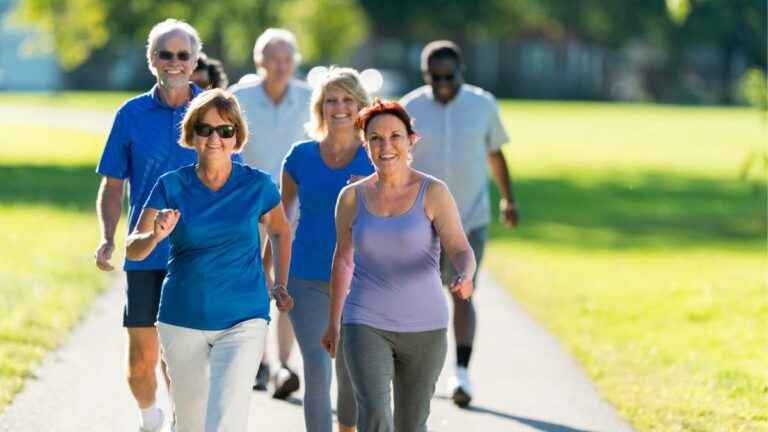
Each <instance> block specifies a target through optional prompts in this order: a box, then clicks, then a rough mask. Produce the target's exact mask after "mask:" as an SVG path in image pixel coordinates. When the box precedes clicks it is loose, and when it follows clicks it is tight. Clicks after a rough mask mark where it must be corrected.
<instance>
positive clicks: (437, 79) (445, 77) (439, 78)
mask: <svg viewBox="0 0 768 432" xmlns="http://www.w3.org/2000/svg"><path fill="white" fill-rule="evenodd" d="M429 76H430V77H432V81H435V82H440V81H453V80H454V79H455V78H456V74H455V73H452V74H446V75H440V74H436V73H431V74H429Z"/></svg>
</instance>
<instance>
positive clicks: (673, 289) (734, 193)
mask: <svg viewBox="0 0 768 432" xmlns="http://www.w3.org/2000/svg"><path fill="white" fill-rule="evenodd" d="M503 114H504V120H505V123H506V125H507V127H508V129H509V132H510V135H511V137H512V142H513V144H512V145H511V146H509V148H508V149H507V150H508V156H509V158H510V160H511V165H512V169H513V175H514V178H515V180H516V187H517V193H518V197H519V201H520V206H521V211H522V221H523V222H522V226H521V227H520V228H519V229H518V230H515V231H508V230H505V229H503V228H501V227H500V226H498V225H496V226H494V227H493V229H492V234H493V240H492V242H491V244H490V246H489V253H488V258H487V261H486V264H487V268H489V269H491V270H492V271H493V273H494V274H495V275H496V276H497V277H498V279H499V280H500V282H502V284H503V285H505V286H506V287H507V288H508V289H509V290H510V291H511V292H512V293H513V294H514V296H515V298H516V299H518V300H519V301H520V302H521V303H522V304H523V305H524V306H525V307H526V308H527V309H528V310H529V311H530V312H531V313H532V314H533V315H534V316H536V318H537V319H538V320H539V321H540V322H542V323H543V324H544V325H546V326H547V327H548V328H550V329H551V330H552V331H553V332H554V333H555V334H557V335H558V336H559V337H560V339H561V340H562V342H563V344H564V345H565V346H566V347H567V348H568V349H569V350H570V351H571V352H572V353H574V355H575V356H576V357H577V358H578V359H579V360H580V361H581V362H582V364H583V365H584V366H585V368H586V369H587V371H588V372H589V374H590V375H591V376H592V378H593V379H594V380H595V382H596V384H597V386H598V388H599V389H600V391H601V392H602V394H603V395H604V396H605V397H606V398H607V399H608V400H609V401H610V402H612V403H613V404H614V405H615V406H616V407H617V408H618V409H619V411H620V412H621V414H622V415H623V416H625V417H626V418H627V419H628V420H629V421H630V422H631V423H632V424H633V425H634V426H635V427H637V428H638V430H643V431H651V430H658V431H677V430H681V431H682V430H690V431H725V430H728V431H731V430H733V431H738V430H744V431H752V430H766V429H768V412H766V406H768V367H766V366H768V354H767V352H766V347H768V285H767V282H768V278H767V277H766V276H767V275H766V264H768V259H767V257H766V187H765V171H760V170H758V169H757V167H756V166H755V167H753V170H752V171H751V173H750V175H749V176H748V179H747V180H744V179H742V178H740V172H741V171H742V167H743V165H744V162H745V160H748V159H749V155H750V153H752V152H755V151H757V150H760V146H765V145H766V143H768V134H766V130H765V128H763V125H762V124H761V123H760V121H759V119H758V117H757V115H756V114H755V113H754V112H752V111H749V110H743V109H713V108H683V107H659V106H643V105H604V104H562V103H505V104H503ZM764 148H765V147H763V149H764Z"/></svg>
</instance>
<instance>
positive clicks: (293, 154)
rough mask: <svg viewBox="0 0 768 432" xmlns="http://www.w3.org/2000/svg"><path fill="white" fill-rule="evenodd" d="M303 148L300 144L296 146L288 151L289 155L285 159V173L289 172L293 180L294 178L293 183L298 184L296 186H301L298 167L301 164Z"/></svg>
mask: <svg viewBox="0 0 768 432" xmlns="http://www.w3.org/2000/svg"><path fill="white" fill-rule="evenodd" d="M300 149H301V146H300V145H299V144H294V145H293V146H292V147H291V149H290V150H288V154H286V155H285V159H283V171H285V172H287V173H288V174H290V175H291V178H293V181H294V182H296V184H299V175H298V169H297V168H298V166H299V165H300V163H299V157H300V154H301V151H300Z"/></svg>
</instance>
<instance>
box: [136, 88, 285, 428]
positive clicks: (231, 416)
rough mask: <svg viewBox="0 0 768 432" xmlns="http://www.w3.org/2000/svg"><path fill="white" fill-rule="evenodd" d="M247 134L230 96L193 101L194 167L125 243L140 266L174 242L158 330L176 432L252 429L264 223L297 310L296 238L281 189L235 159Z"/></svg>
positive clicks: (147, 210) (167, 182) (174, 176)
mask: <svg viewBox="0 0 768 432" xmlns="http://www.w3.org/2000/svg"><path fill="white" fill-rule="evenodd" d="M247 134H248V129H247V127H246V125H245V122H244V121H243V117H242V115H241V112H240V106H239V105H238V103H237V99H235V97H234V96H232V95H231V94H229V93H226V92H224V91H223V90H220V89H216V90H210V91H207V92H205V93H202V94H201V95H200V96H198V97H197V98H195V99H194V100H193V101H192V103H191V104H190V106H189V110H188V111H187V114H186V116H185V117H184V121H183V122H182V133H181V139H180V142H179V144H180V145H181V146H183V147H189V148H193V149H194V150H195V151H196V152H197V158H198V163H197V164H195V165H188V166H185V167H182V168H180V169H178V170H175V171H171V172H168V173H166V174H164V175H163V176H161V177H160V179H159V180H158V181H157V183H156V184H155V187H154V188H153V190H152V192H151V193H150V196H149V198H148V200H147V203H146V204H145V205H144V209H143V210H142V214H141V216H140V218H139V223H138V224H137V226H136V228H135V229H134V231H133V233H131V235H130V236H129V237H128V240H127V244H128V246H127V253H126V255H127V256H128V258H129V259H132V260H141V259H143V258H144V257H145V256H147V255H149V254H150V253H151V252H152V250H153V249H154V248H155V246H156V245H157V244H158V243H159V242H160V241H162V240H163V239H165V238H166V237H168V238H169V239H170V244H171V251H170V258H169V260H168V273H167V275H166V277H165V280H164V281H163V289H162V294H161V298H160V311H159V313H158V318H157V321H158V323H157V327H158V333H159V335H160V343H161V345H162V347H163V356H164V358H165V361H166V363H167V365H168V374H169V376H170V378H171V399H172V400H173V405H174V407H175V412H176V431H178V432H184V431H195V432H197V431H214V430H247V428H248V412H249V406H250V395H251V386H250V377H252V376H254V375H255V374H256V368H257V367H258V364H259V361H260V360H261V356H262V352H263V349H264V337H265V334H266V331H267V322H268V321H269V298H270V295H269V293H268V290H267V286H266V284H265V279H264V268H263V264H262V259H261V247H260V244H259V229H258V228H259V227H258V225H259V223H261V224H263V225H264V226H265V228H266V230H267V232H268V233H269V236H270V240H271V244H272V252H273V257H274V259H273V262H274V273H275V275H276V277H275V279H276V283H275V284H274V286H273V293H274V294H275V298H276V300H277V305H278V308H279V309H280V310H281V311H285V310H290V309H291V307H292V305H293V300H292V298H291V297H290V295H288V293H287V290H286V288H285V283H286V280H287V278H288V266H289V263H290V256H291V248H290V242H291V240H290V237H291V230H290V225H289V224H288V221H287V219H286V217H285V213H284V212H283V208H282V206H281V205H280V195H279V192H278V190H277V186H276V185H275V184H274V182H273V181H272V180H271V178H270V177H269V175H268V174H266V173H264V172H262V171H259V170H257V169H252V168H249V167H247V166H245V165H241V164H239V163H235V162H232V160H231V157H232V154H233V153H237V152H240V151H241V150H242V148H243V146H244V145H245V142H246V140H247Z"/></svg>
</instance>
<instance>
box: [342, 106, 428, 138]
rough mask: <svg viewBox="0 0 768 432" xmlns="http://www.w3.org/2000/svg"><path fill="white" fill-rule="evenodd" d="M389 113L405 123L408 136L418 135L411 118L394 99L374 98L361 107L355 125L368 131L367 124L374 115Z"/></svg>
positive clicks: (363, 130)
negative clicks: (370, 102) (369, 103)
mask: <svg viewBox="0 0 768 432" xmlns="http://www.w3.org/2000/svg"><path fill="white" fill-rule="evenodd" d="M382 114H390V115H393V116H395V117H397V118H399V119H400V121H402V122H403V124H404V125H405V130H406V132H408V135H409V136H414V137H418V136H419V134H417V133H416V131H415V130H414V129H413V124H412V123H413V120H411V116H409V115H408V112H407V111H406V110H405V108H403V106H402V105H400V104H399V103H397V102H395V101H383V100H381V99H378V98H376V99H375V100H374V101H373V103H372V104H371V105H370V106H367V107H365V108H363V109H362V110H361V111H360V114H359V116H358V117H357V127H358V128H359V129H360V130H361V131H362V132H363V135H365V133H366V132H367V131H368V125H369V124H370V123H371V120H373V119H374V118H376V116H379V115H382Z"/></svg>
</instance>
